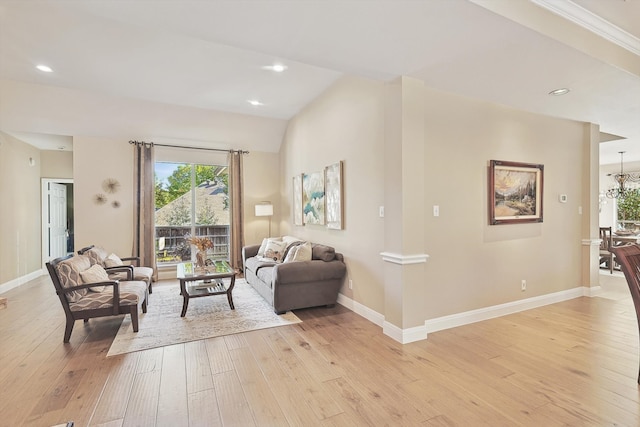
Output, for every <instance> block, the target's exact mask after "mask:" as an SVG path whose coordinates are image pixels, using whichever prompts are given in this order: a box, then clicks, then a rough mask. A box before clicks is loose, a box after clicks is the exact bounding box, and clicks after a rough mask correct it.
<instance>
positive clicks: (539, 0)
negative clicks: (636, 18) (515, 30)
mask: <svg viewBox="0 0 640 427" xmlns="http://www.w3.org/2000/svg"><path fill="white" fill-rule="evenodd" d="M531 1H532V2H533V3H535V4H537V5H538V6H540V7H543V8H545V9H547V10H550V11H551V12H553V13H555V14H556V15H559V16H561V17H563V18H565V19H567V20H569V21H571V22H573V23H575V24H578V25H580V26H581V27H583V28H586V29H587V30H589V31H591V32H592V33H595V34H597V35H599V36H600V37H603V38H605V39H607V40H609V41H610V42H612V43H615V44H617V45H618V46H620V47H622V48H624V49H627V50H628V51H630V52H633V53H635V54H636V55H640V39H639V38H637V37H636V36H634V35H633V34H630V33H628V32H626V31H625V30H623V29H622V28H620V27H618V26H616V25H614V24H612V23H611V22H609V21H607V20H606V19H603V18H602V17H600V16H598V15H596V14H594V13H593V12H590V11H589V10H587V9H585V8H583V7H582V6H579V5H577V4H576V3H574V2H572V1H570V0H565V1H558V0H531Z"/></svg>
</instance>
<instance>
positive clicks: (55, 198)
mask: <svg viewBox="0 0 640 427" xmlns="http://www.w3.org/2000/svg"><path fill="white" fill-rule="evenodd" d="M48 235H49V260H52V259H55V258H59V257H62V256H65V255H66V254H67V237H68V230H67V186H66V185H64V184H58V183H55V182H50V183H49V215H48Z"/></svg>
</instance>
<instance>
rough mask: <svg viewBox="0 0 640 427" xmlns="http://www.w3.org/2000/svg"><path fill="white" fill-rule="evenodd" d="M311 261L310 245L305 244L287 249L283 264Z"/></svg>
mask: <svg viewBox="0 0 640 427" xmlns="http://www.w3.org/2000/svg"><path fill="white" fill-rule="evenodd" d="M294 261H311V243H310V242H305V243H304V244H302V245H297V246H294V247H292V248H291V249H289V252H288V253H287V257H286V258H285V260H284V262H294Z"/></svg>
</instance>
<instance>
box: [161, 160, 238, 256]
mask: <svg viewBox="0 0 640 427" xmlns="http://www.w3.org/2000/svg"><path fill="white" fill-rule="evenodd" d="M155 176H156V178H155V199H156V212H155V229H156V236H155V239H156V258H157V262H158V265H167V264H175V263H178V262H183V261H189V260H192V259H193V258H192V247H191V245H189V243H188V242H187V239H188V238H189V237H190V236H199V237H207V238H209V239H210V240H211V241H212V243H213V248H212V249H209V250H208V253H207V255H208V258H209V259H212V260H216V259H223V260H228V259H229V223H230V217H229V206H230V201H229V176H228V169H227V166H226V165H204V164H195V163H171V162H157V163H156V164H155Z"/></svg>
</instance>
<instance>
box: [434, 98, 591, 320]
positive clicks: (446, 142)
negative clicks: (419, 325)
mask: <svg viewBox="0 0 640 427" xmlns="http://www.w3.org/2000/svg"><path fill="white" fill-rule="evenodd" d="M425 116H426V119H425V125H426V132H425V134H426V138H425V146H426V149H425V179H426V193H425V194H424V198H425V204H426V205H427V206H429V207H431V206H433V205H439V206H440V216H439V217H433V216H432V215H427V216H426V218H425V222H426V229H425V232H426V233H425V241H426V242H427V243H426V248H425V249H426V253H428V254H429V255H430V258H429V261H428V262H427V265H426V274H425V286H427V287H428V289H429V292H428V295H427V298H426V300H425V301H424V306H423V307H424V308H423V313H424V317H425V318H426V319H429V318H434V317H439V316H444V315H449V314H453V313H458V312H464V311H468V310H472V309H477V308H481V307H486V306H491V305H496V304H501V303H505V302H510V301H514V300H518V299H522V298H530V297H534V296H538V295H544V294H547V293H552V292H556V291H561V290H565V289H571V288H575V287H577V286H581V285H582V284H581V276H580V271H581V239H582V237H581V233H580V229H581V223H582V216H581V215H579V213H578V209H579V207H580V206H582V203H583V202H582V164H583V162H584V161H585V159H583V155H582V146H583V144H584V142H583V141H584V137H585V135H584V132H585V127H584V124H583V123H579V122H573V121H568V120H559V119H553V118H549V117H544V116H539V115H535V114H529V113H524V112H521V111H517V110H513V109H509V108H504V107H500V106H496V105H492V104H487V103H483V102H477V101H473V100H470V99H465V98H460V97H456V96H453V95H450V94H445V93H439V92H435V91H431V90H427V89H425ZM491 159H495V160H509V161H517V162H528V163H541V164H543V165H544V199H543V201H544V222H543V223H537V224H513V225H495V226H489V225H488V206H487V166H488V161H489V160H491ZM560 194H566V195H567V196H568V202H567V203H560V202H559V201H558V196H559V195H560ZM426 210H427V212H430V209H426ZM586 237H588V236H586ZM523 279H524V280H526V281H527V291H526V292H522V291H521V290H520V283H521V280H523Z"/></svg>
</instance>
